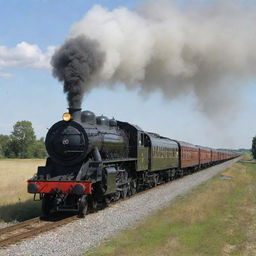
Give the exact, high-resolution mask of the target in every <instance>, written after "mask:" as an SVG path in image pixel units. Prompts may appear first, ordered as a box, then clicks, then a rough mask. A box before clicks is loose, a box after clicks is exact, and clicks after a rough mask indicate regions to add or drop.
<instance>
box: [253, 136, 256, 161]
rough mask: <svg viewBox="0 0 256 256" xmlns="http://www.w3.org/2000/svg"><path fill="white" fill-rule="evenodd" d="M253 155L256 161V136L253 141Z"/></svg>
mask: <svg viewBox="0 0 256 256" xmlns="http://www.w3.org/2000/svg"><path fill="white" fill-rule="evenodd" d="M252 155H253V158H254V159H256V136H255V137H253V139H252Z"/></svg>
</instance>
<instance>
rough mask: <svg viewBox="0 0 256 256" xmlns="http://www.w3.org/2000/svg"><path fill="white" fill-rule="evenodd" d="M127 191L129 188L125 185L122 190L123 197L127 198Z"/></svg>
mask: <svg viewBox="0 0 256 256" xmlns="http://www.w3.org/2000/svg"><path fill="white" fill-rule="evenodd" d="M127 192H128V188H127V187H126V186H125V187H123V190H122V192H121V196H122V198H123V199H125V198H126V197H127Z"/></svg>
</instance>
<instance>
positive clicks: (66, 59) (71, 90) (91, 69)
mask: <svg viewBox="0 0 256 256" xmlns="http://www.w3.org/2000/svg"><path fill="white" fill-rule="evenodd" d="M103 60H104V54H103V53H102V52H101V51H99V49H98V43H97V42H95V41H94V40H91V39H88V38H86V37H85V36H82V35H81V36H78V37H76V38H71V39H69V40H67V41H66V42H65V44H64V45H63V46H61V47H60V48H59V49H58V50H57V51H56V52H55V54H54V55H53V57H52V60H51V64H52V66H53V75H54V76H56V77H57V78H58V79H59V80H60V81H63V82H64V92H65V93H67V99H68V103H69V107H70V108H80V106H81V102H82V99H83V94H84V92H85V90H86V88H87V87H89V85H90V82H91V79H92V77H93V75H94V74H95V73H96V72H97V71H98V70H100V68H101V66H102V63H103Z"/></svg>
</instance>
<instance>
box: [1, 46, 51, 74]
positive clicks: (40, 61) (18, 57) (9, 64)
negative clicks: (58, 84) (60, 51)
mask: <svg viewBox="0 0 256 256" xmlns="http://www.w3.org/2000/svg"><path fill="white" fill-rule="evenodd" d="M54 51H55V47H54V46H48V47H47V50H46V51H45V52H43V51H42V50H41V49H40V48H39V47H38V45H36V44H29V43H27V42H21V43H18V44H17V45H16V46H15V47H13V48H8V47H6V46H4V45H0V77H2V78H9V77H11V76H12V75H11V74H10V73H6V72H1V70H3V69H5V68H36V69H50V68H51V65H50V60H51V56H52V54H53V53H54Z"/></svg>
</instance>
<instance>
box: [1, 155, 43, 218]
mask: <svg viewBox="0 0 256 256" xmlns="http://www.w3.org/2000/svg"><path fill="white" fill-rule="evenodd" d="M44 163H45V160H40V159H7V160H5V159H1V160H0V222H9V221H14V220H18V221H22V220H26V219H29V218H31V217H35V216H38V215H39V213H40V203H38V202H34V201H32V197H33V195H31V194H28V193H27V183H26V181H27V179H29V178H31V177H32V176H33V175H34V174H35V173H36V171H37V166H39V165H44Z"/></svg>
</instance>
